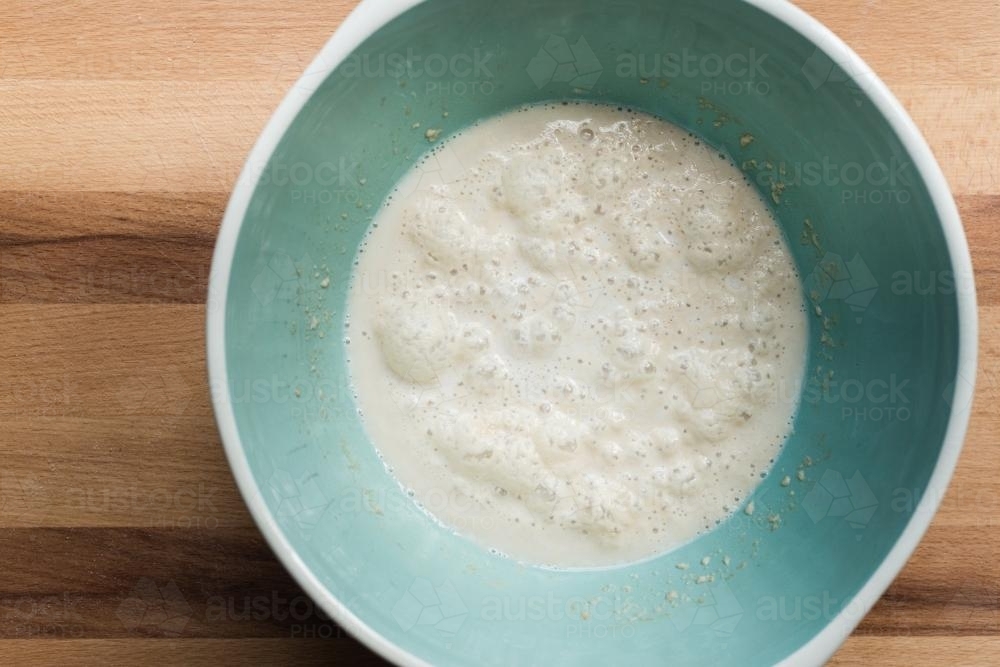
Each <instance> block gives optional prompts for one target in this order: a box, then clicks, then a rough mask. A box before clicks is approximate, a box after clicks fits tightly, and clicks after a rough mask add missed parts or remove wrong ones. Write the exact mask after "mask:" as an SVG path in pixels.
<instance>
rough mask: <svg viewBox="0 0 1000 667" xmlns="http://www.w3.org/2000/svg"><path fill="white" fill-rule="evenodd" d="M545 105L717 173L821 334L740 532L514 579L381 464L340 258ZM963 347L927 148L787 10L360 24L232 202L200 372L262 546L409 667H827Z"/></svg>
mask: <svg viewBox="0 0 1000 667" xmlns="http://www.w3.org/2000/svg"><path fill="white" fill-rule="evenodd" d="M914 46H915V47H916V46H917V45H914ZM554 99H562V100H575V99H579V100H587V101H597V102H608V103H614V104H619V105H627V106H629V107H632V108H637V109H641V110H644V111H647V112H649V113H652V114H655V115H658V116H660V117H662V118H665V119H668V120H670V121H673V122H675V123H677V124H679V125H681V126H683V127H685V128H687V129H689V130H690V131H692V132H694V133H696V134H698V135H700V136H701V137H702V138H703V139H704V140H705V141H706V142H709V143H710V144H712V145H714V146H716V147H718V148H719V150H720V151H723V152H725V153H727V154H729V155H730V156H732V157H733V159H734V160H735V161H736V163H737V164H738V165H740V166H741V167H742V168H743V169H744V170H745V171H746V173H747V174H748V176H750V177H751V180H752V182H753V183H755V184H756V185H757V186H758V187H760V188H761V191H762V192H763V193H764V194H765V196H766V198H767V199H768V201H769V202H771V204H773V207H774V211H775V213H776V216H777V218H778V220H779V221H780V224H781V226H782V227H783V229H784V232H785V234H786V235H787V239H788V242H789V246H790V248H791V250H792V253H793V255H794V257H795V260H796V262H797V263H798V267H799V270H800V273H801V275H802V276H803V281H804V290H803V292H804V295H805V298H806V299H807V301H808V303H807V304H806V305H807V308H808V309H809V312H810V318H811V319H810V334H809V336H810V345H809V351H808V357H809V358H808V364H807V371H806V378H805V381H804V383H803V384H802V386H801V388H799V389H797V391H798V392H799V394H800V403H799V409H798V412H797V416H796V419H795V424H794V432H793V434H792V435H791V436H790V437H789V439H788V441H787V443H786V444H785V446H784V449H783V450H782V452H781V455H780V458H779V459H778V460H777V461H776V463H775V465H774V469H773V471H772V472H771V474H770V475H768V476H767V477H766V478H765V479H763V480H762V481H761V483H760V485H759V487H758V488H757V489H756V491H755V492H754V495H753V502H754V507H755V511H754V512H753V513H752V514H748V513H746V512H742V511H741V512H737V513H736V514H735V515H733V516H731V517H730V518H729V519H728V520H727V521H725V522H723V523H722V524H721V525H720V526H718V527H717V528H716V529H715V530H713V531H711V532H708V533H705V534H702V535H701V536H699V537H698V538H697V539H695V540H693V541H692V542H690V543H687V544H685V545H684V546H682V547H680V548H678V549H676V550H674V551H672V552H670V553H666V554H663V555H661V556H659V557H656V558H653V559H649V560H646V561H643V562H638V563H633V564H628V565H623V566H620V567H613V568H605V569H593V570H555V569H546V568H540V567H534V566H530V565H525V564H521V563H518V562H515V561H513V560H510V559H507V558H504V557H502V556H497V555H495V554H492V553H490V552H489V551H488V550H486V549H483V548H481V547H480V546H478V545H477V544H475V543H473V542H471V541H470V540H468V539H466V538H464V537H462V536H460V535H456V534H454V533H453V532H451V531H450V530H448V529H447V528H446V527H443V526H441V525H439V524H438V523H436V522H435V521H434V520H433V519H432V518H431V517H430V516H428V515H427V514H426V513H425V512H424V511H422V510H421V509H420V508H418V506H417V505H416V504H415V503H414V501H413V500H412V499H411V498H409V497H408V496H407V495H406V494H405V493H404V492H403V491H402V489H401V488H400V486H399V484H398V483H397V482H396V481H395V480H394V479H393V477H392V476H391V474H390V473H389V472H387V470H386V467H385V466H384V465H383V463H382V461H381V460H380V459H379V457H378V455H377V453H376V450H375V448H374V447H373V445H372V443H371V442H370V441H369V439H368V438H367V437H366V435H365V431H364V430H363V428H362V425H361V423H360V422H359V419H358V415H357V408H356V405H355V402H354V397H353V395H352V392H351V387H350V384H349V382H348V377H347V373H346V370H345V352H346V349H347V347H346V346H345V343H344V340H345V336H346V331H345V326H344V313H345V299H346V297H347V294H348V283H349V280H350V278H351V269H352V265H353V260H354V256H355V254H356V252H357V250H358V245H359V242H360V241H361V240H362V237H363V236H364V234H365V230H366V228H367V227H368V225H369V224H370V223H371V220H372V217H373V215H374V214H375V213H376V212H377V210H378V209H379V206H380V205H381V203H382V202H383V200H384V199H385V198H386V196H387V195H388V194H389V193H390V192H391V191H392V188H393V186H394V184H395V183H396V182H397V180H398V179H399V178H400V177H401V176H402V175H403V174H404V173H405V172H406V171H407V170H408V169H409V168H410V167H411V166H412V165H413V164H414V163H415V162H416V161H417V160H419V159H420V158H421V156H423V155H424V154H425V153H426V152H427V151H428V149H429V148H430V147H431V143H430V142H429V141H428V139H427V138H426V136H425V133H426V131H427V130H433V131H435V132H436V131H438V130H440V133H441V137H442V138H446V137H447V136H448V135H450V134H452V133H454V132H456V131H459V130H461V129H462V128H463V127H466V126H468V125H469V124H471V123H474V122H476V121H477V120H480V119H482V118H484V117H488V116H492V115H495V114H498V113H500V112H502V111H504V110H508V109H511V108H514V107H517V106H520V105H524V104H530V103H534V102H541V101H546V100H554ZM432 134H433V132H432ZM441 169H442V174H445V172H446V171H447V169H448V165H446V164H442V165H441ZM976 327H977V325H976V306H975V291H974V285H973V279H972V271H971V263H970V260H969V254H968V247H967V244H966V240H965V238H964V235H963V232H962V227H961V222H960V220H959V216H958V213H957V210H956V208H955V204H954V201H953V199H952V197H951V195H950V193H949V190H948V187H947V184H946V183H945V180H944V178H943V176H942V174H941V171H940V169H939V167H938V165H937V164H936V163H935V161H934V158H933V156H932V155H931V152H930V150H929V149H928V147H927V145H926V143H925V142H924V140H923V139H922V137H921V136H920V134H919V132H918V130H917V129H916V128H915V126H914V125H913V122H912V121H911V120H910V119H909V118H908V116H907V115H906V113H905V112H904V111H903V109H902V107H901V106H900V104H899V103H898V102H897V101H896V100H895V99H894V98H893V97H892V95H891V94H890V93H889V92H888V90H887V89H886V88H885V86H884V85H883V84H882V83H881V82H880V81H879V80H878V78H877V77H875V76H874V75H873V74H872V72H871V71H870V70H869V69H868V68H867V67H866V66H865V65H864V63H863V62H862V61H861V60H860V59H859V58H858V56H856V55H855V54H854V53H853V52H852V51H850V50H849V49H848V48H847V47H846V46H845V45H844V44H843V43H842V42H840V41H839V40H838V39H837V38H836V37H834V36H833V35H832V34H831V33H830V32H829V31H828V30H826V29H825V28H823V27H822V26H821V25H820V24H818V23H817V22H816V21H814V20H813V19H811V18H809V17H808V16H807V15H805V14H804V13H802V12H801V11H799V10H797V9H795V8H794V7H792V6H791V5H789V4H787V3H785V2H778V1H776V0H753V1H743V0H719V1H718V2H713V3H711V4H710V5H709V4H707V3H703V2H701V0H669V1H664V2H653V1H651V0H622V1H620V2H616V1H615V0H611V1H610V2H608V1H606V0H506V1H505V2H489V3H483V2H472V1H471V0H426V1H425V2H417V1H416V0H395V1H388V0H383V1H376V0H365V2H363V3H362V4H361V5H360V7H358V9H357V10H355V11H354V12H353V13H352V14H351V15H350V17H349V18H348V19H347V20H346V21H345V22H344V24H343V26H342V27H341V28H340V29H339V30H338V31H337V33H336V34H335V35H334V36H333V38H332V39H331V40H330V42H329V43H328V44H327V45H326V46H325V47H324V49H323V50H322V52H321V53H320V55H319V57H318V58H317V59H316V61H315V62H314V63H313V64H312V65H311V66H310V67H309V69H308V70H307V71H306V72H305V74H304V75H303V76H302V78H301V79H300V80H299V81H298V83H296V84H295V86H294V88H293V89H292V91H291V92H290V93H289V95H288V96H287V98H286V99H285V100H284V102H283V103H282V104H281V106H280V107H279V109H278V111H277V112H276V113H275V115H274V117H273V118H272V119H271V121H270V123H269V125H268V126H267V128H266V129H265V131H264V133H263V134H262V136H261V138H260V140H259V141H258V142H257V145H256V146H255V148H254V149H253V152H252V153H251V155H250V158H249V160H248V163H247V165H246V167H245V169H244V171H243V173H242V175H241V176H240V178H239V181H238V183H237V185H236V188H235V190H234V192H233V195H232V199H231V201H230V203H229V207H228V209H227V211H226V215H225V220H224V221H223V224H222V229H221V232H220V235H219V241H218V246H217V248H216V251H215V257H214V260H213V266H212V274H211V281H210V294H209V305H208V363H209V371H210V378H211V383H212V395H213V401H214V405H215V411H216V415H217V419H218V424H219V429H220V431H221V433H222V439H223V442H224V443H225V448H226V453H227V455H228V457H229V461H230V464H231V466H232V469H233V471H234V475H235V477H236V481H237V482H238V484H239V487H240V489H241V491H242V493H243V496H244V498H245V500H246V502H247V505H248V506H249V508H250V511H251V512H252V514H253V516H254V518H255V519H256V521H257V523H258V525H259V526H260V529H261V531H262V532H263V534H264V535H265V537H266V538H267V539H268V541H269V542H270V544H271V546H272V547H273V549H274V551H275V553H276V554H277V555H278V557H279V558H280V559H281V560H282V562H283V563H284V564H285V566H286V567H287V568H288V569H289V570H290V571H291V573H292V574H293V575H294V576H295V578H296V579H297V580H298V582H299V583H300V584H301V585H302V586H303V588H304V589H305V590H306V591H307V592H308V594H309V595H310V596H312V597H313V598H314V599H315V600H316V602H317V603H318V604H319V605H320V607H321V608H322V609H323V610H325V611H326V612H327V613H328V614H329V615H330V616H331V617H332V618H333V619H334V620H335V621H336V622H337V623H339V624H340V625H342V626H343V627H344V628H346V629H347V630H349V631H350V632H352V633H353V634H354V635H356V636H357V637H358V638H359V639H360V640H361V641H363V642H365V643H366V644H367V645H368V646H370V647H371V648H373V649H374V650H376V651H377V652H378V653H380V654H381V655H383V656H384V657H386V658H388V659H390V660H392V661H394V662H396V663H399V664H405V665H424V664H433V665H462V664H476V665H528V664H544V665H606V664H614V665H649V664H664V663H669V664H677V665H688V664H707V665H741V666H746V665H770V664H775V663H784V664H819V663H821V662H823V661H824V660H826V659H827V658H828V657H829V656H830V655H831V654H832V653H833V651H834V650H835V649H836V648H837V646H838V645H839V644H840V643H841V642H842V641H843V639H844V638H845V637H846V636H847V635H848V634H849V633H850V632H851V630H852V629H853V628H854V626H855V625H856V624H857V623H858V622H859V621H860V620H861V618H862V617H863V615H864V614H865V612H866V611H867V610H868V609H869V608H870V606H871V605H872V604H873V603H874V602H875V601H876V600H877V599H878V597H879V596H880V595H881V594H882V592H883V591H884V590H885V589H886V587H887V586H888V585H889V583H890V582H891V581H892V579H893V577H894V576H895V575H896V574H897V573H898V572H899V570H900V569H901V567H902V566H903V564H904V562H905V561H906V559H907V558H908V556H909V555H910V553H911V552H912V551H913V549H914V548H915V546H916V544H917V542H918V541H919V539H920V538H921V536H922V535H923V533H924V531H925V530H926V528H927V526H928V524H929V522H930V520H931V518H932V515H933V514H934V512H935V510H936V508H937V506H938V503H939V501H940V500H941V497H942V495H943V493H944V490H945V487H946V485H947V483H948V480H949V478H950V476H951V474H952V471H953V469H954V466H955V462H956V459H957V457H958V454H959V451H960V449H961V444H962V439H963V436H964V433H965V430H966V425H967V422H968V418H969V409H970V404H971V399H972V389H973V387H972V382H973V378H974V374H975V367H976ZM785 476H788V477H789V480H788V481H789V483H788V484H787V485H783V484H782V483H781V482H782V481H783V478H784V477H785ZM703 559H704V560H703ZM703 563H704V564H703ZM684 564H687V565H688V567H687V568H686V569H682V568H680V567H678V565H684Z"/></svg>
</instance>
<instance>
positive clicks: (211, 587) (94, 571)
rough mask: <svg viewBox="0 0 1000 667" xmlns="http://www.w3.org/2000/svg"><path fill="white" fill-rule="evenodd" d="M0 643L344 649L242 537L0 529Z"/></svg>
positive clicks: (260, 548) (238, 532) (245, 534)
mask: <svg viewBox="0 0 1000 667" xmlns="http://www.w3.org/2000/svg"><path fill="white" fill-rule="evenodd" d="M0 562H3V563H4V568H3V569H4V571H3V574H2V575H0V638H7V639H13V638H17V637H26V636H30V637H54V638H55V637H66V638H76V639H84V638H98V637H99V638H115V637H179V638H187V639H191V638H208V637H212V638H237V637H286V638H294V637H303V638H310V637H311V638H329V639H344V638H345V634H344V633H343V632H342V631H341V630H340V629H339V628H338V627H337V626H336V624H334V623H333V622H331V621H330V620H329V619H327V618H326V616H325V615H324V614H323V613H322V612H321V611H319V610H318V609H317V608H316V607H315V605H314V604H313V602H312V601H311V600H310V599H309V598H308V597H307V596H306V595H305V594H304V593H303V592H302V590H301V589H300V588H299V587H298V586H297V585H296V584H295V583H294V582H293V581H292V579H291V577H290V576H289V575H288V573H287V572H286V571H285V570H284V569H283V568H282V567H281V565H280V564H279V563H278V562H277V561H276V560H275V559H274V557H273V555H272V554H271V552H270V550H269V549H268V547H267V546H266V544H265V543H264V540H263V538H262V537H261V536H260V534H259V533H258V532H257V531H256V530H254V529H252V528H248V529H228V530H227V529H219V530H212V531H195V530H180V529H156V530H141V529H130V528H87V529H79V528H72V529H66V528H25V529H19V528H15V529H0Z"/></svg>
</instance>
